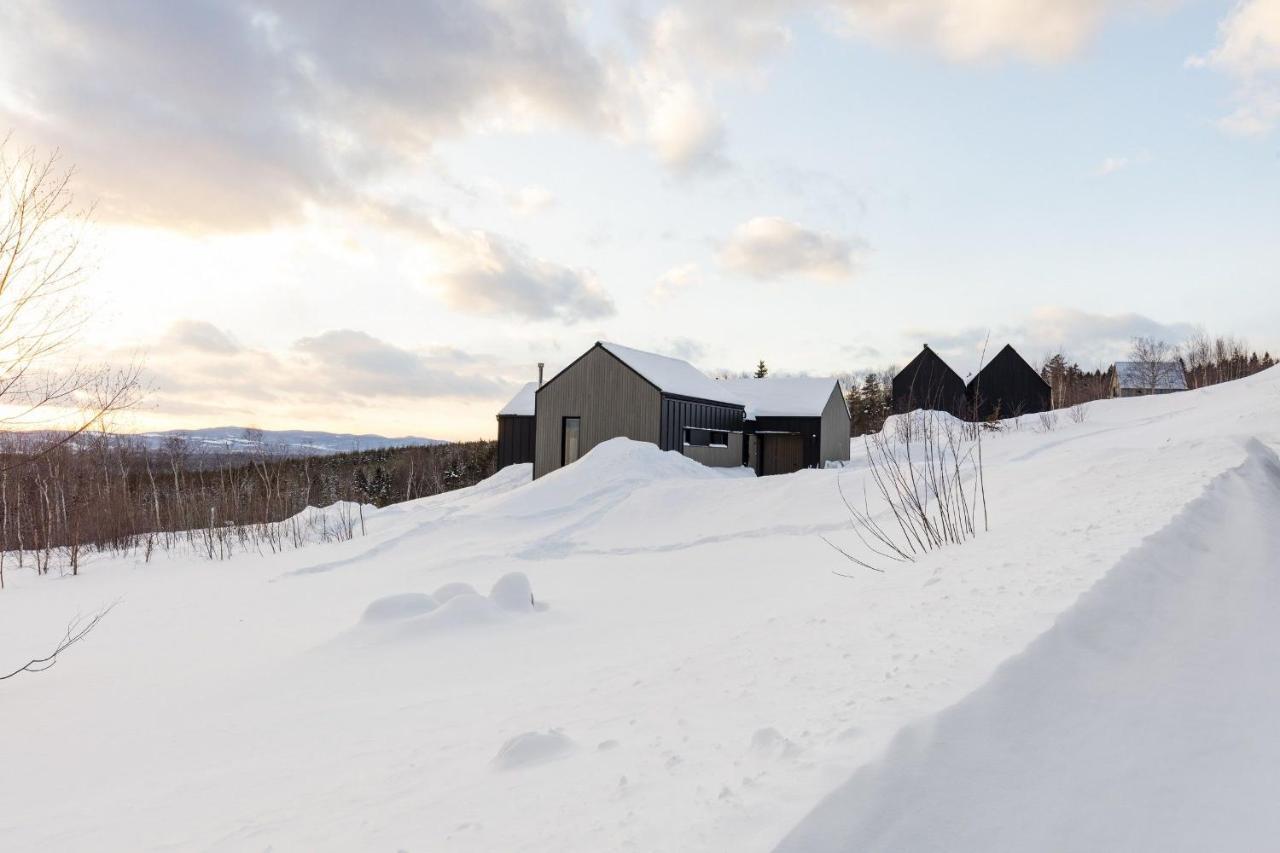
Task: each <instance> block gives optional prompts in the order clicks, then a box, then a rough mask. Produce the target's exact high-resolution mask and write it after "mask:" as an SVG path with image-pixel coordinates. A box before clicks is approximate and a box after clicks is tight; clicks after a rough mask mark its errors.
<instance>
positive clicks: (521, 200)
mask: <svg viewBox="0 0 1280 853" xmlns="http://www.w3.org/2000/svg"><path fill="white" fill-rule="evenodd" d="M555 201H556V197H555V196H554V195H552V193H551V190H549V189H547V188H545V187H538V186H530V187H521V188H520V189H519V190H516V191H515V192H513V193H509V194H508V195H507V207H508V208H509V209H510V210H511V212H512V213H514V214H516V215H517V216H532V215H534V214H535V213H541V212H542V211H544V210H546V209H547V208H549V207H551V206H552V205H553V204H555Z"/></svg>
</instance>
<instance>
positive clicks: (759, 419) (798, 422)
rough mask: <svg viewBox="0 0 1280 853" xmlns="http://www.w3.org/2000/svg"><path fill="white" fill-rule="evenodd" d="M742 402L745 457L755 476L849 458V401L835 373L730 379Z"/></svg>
mask: <svg viewBox="0 0 1280 853" xmlns="http://www.w3.org/2000/svg"><path fill="white" fill-rule="evenodd" d="M722 384H724V385H727V386H728V387H729V390H730V391H732V392H733V393H734V394H736V395H737V396H739V397H741V398H742V399H743V400H744V401H745V402H746V418H747V419H746V424H745V426H744V432H745V434H746V437H747V443H746V447H745V452H746V455H745V457H744V460H743V461H744V462H745V464H747V465H748V466H749V467H750V468H751V469H752V470H754V471H755V472H756V473H757V474H758V475H760V476H767V475H770V474H789V473H791V472H792V471H799V470H800V469H801V468H821V467H823V466H825V465H826V464H827V463H829V462H845V461H848V459H849V420H850V418H849V405H848V403H847V401H846V400H845V398H844V391H843V389H841V387H840V383H839V382H838V381H836V379H835V378H834V377H822V378H815V377H811V376H794V377H765V378H764V379H731V380H726V381H725V382H723V383H722Z"/></svg>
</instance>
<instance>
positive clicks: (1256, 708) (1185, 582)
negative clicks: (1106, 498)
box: [777, 440, 1280, 853]
mask: <svg viewBox="0 0 1280 853" xmlns="http://www.w3.org/2000/svg"><path fill="white" fill-rule="evenodd" d="M1247 450H1248V456H1247V458H1246V460H1245V462H1244V463H1243V464H1242V465H1240V466H1239V467H1237V468H1235V469H1232V470H1230V471H1228V472H1226V473H1224V474H1221V475H1219V476H1218V477H1217V478H1216V479H1214V480H1213V481H1212V482H1211V483H1210V484H1209V486H1208V487H1207V488H1206V490H1205V492H1204V493H1203V495H1202V496H1201V497H1200V498H1198V499H1197V500H1195V501H1193V502H1192V503H1191V504H1189V505H1188V506H1187V507H1186V508H1185V509H1184V510H1183V512H1182V513H1180V514H1179V515H1178V516H1177V517H1176V518H1174V519H1173V520H1172V521H1171V522H1170V523H1169V524H1168V526H1167V527H1165V528H1164V529H1163V530H1161V531H1160V532H1158V533H1156V534H1154V535H1153V536H1151V537H1150V538H1148V539H1147V540H1146V541H1145V542H1144V543H1143V544H1142V545H1140V546H1139V547H1138V548H1137V549H1135V550H1134V551H1132V552H1130V554H1129V555H1127V556H1126V557H1125V558H1124V559H1123V560H1121V562H1120V563H1119V564H1117V565H1116V566H1115V567H1114V568H1113V569H1112V570H1111V571H1110V572H1109V573H1108V574H1107V575H1106V576H1104V577H1103V579H1102V580H1100V581H1099V582H1098V583H1097V584H1096V585H1095V586H1094V587H1093V589H1091V590H1090V591H1088V592H1087V593H1085V594H1084V595H1083V596H1082V597H1081V599H1080V601H1079V602H1078V603H1077V604H1076V606H1074V607H1073V608H1071V609H1070V610H1068V611H1067V612H1066V613H1064V614H1063V615H1062V616H1061V617H1060V618H1059V620H1058V621H1057V623H1056V624H1055V625H1054V627H1053V628H1052V629H1050V630H1049V631H1048V632H1046V633H1045V634H1043V635H1042V636H1041V637H1040V638H1038V639H1037V640H1036V641H1035V642H1034V643H1032V644H1031V646H1029V647H1028V648H1027V649H1026V650H1025V651H1024V652H1023V653H1022V654H1020V655H1018V656H1017V657H1015V658H1013V659H1011V660H1010V661H1008V662H1007V663H1006V664H1004V665H1003V666H1002V667H1001V668H1000V669H999V670H998V671H997V672H996V674H995V675H994V677H993V678H992V679H991V681H989V682H988V683H987V684H986V685H985V686H983V687H981V688H980V689H978V690H977V691H976V692H974V693H972V694H970V696H968V697H967V698H965V699H964V700H962V701H961V702H960V703H958V704H957V705H954V706H952V707H951V708H950V709H948V710H945V711H943V712H941V713H940V714H938V715H937V716H936V717H935V718H933V719H931V720H928V721H926V722H923V723H921V724H918V725H913V726H910V727H908V728H907V729H905V730H904V731H903V732H902V733H901V734H900V735H899V736H898V738H897V739H896V740H895V742H894V745H893V747H892V748H891V750H890V751H889V753H888V754H887V755H886V756H885V757H884V758H883V759H881V760H880V761H878V762H877V763H875V764H873V765H871V766H868V767H866V768H864V769H863V770H861V771H860V772H858V773H856V774H855V775H854V776H853V778H852V779H850V781H849V782H848V783H846V784H845V785H844V786H843V787H842V788H840V789H838V790H837V791H835V792H834V793H833V794H831V795H830V796H829V797H828V798H827V799H826V801H825V802H823V803H822V804H821V805H820V806H819V807H818V808H817V809H816V810H814V811H813V812H812V813H811V814H810V815H809V817H808V818H806V819H805V820H804V821H803V822H802V823H801V824H800V825H799V826H798V827H797V828H796V829H795V830H794V831H793V832H792V833H791V834H790V835H789V836H788V837H787V838H786V840H784V841H783V843H782V844H781V845H780V846H779V847H778V848H777V850H778V851H779V853H800V851H804V853H836V851H854V850H857V851H877V850H884V851H897V850H912V851H932V850H937V851H943V850H946V851H975V853H976V851H987V850H1055V851H1081V853H1084V851H1096V850H1163V851H1181V850H1185V851H1199V850H1248V849H1258V841H1259V839H1263V838H1271V839H1274V838H1277V837H1280V811H1277V810H1276V809H1275V807H1274V797H1275V792H1276V791H1277V790H1280V736H1277V734H1276V728H1275V721H1274V712H1275V708H1277V707H1280V655H1277V654H1276V653H1275V649H1276V648H1277V647H1280V622H1278V621H1277V620H1276V618H1275V614H1276V613H1277V612H1278V611H1280V525H1277V524H1276V519H1277V518H1280V459H1278V458H1277V457H1276V454H1275V453H1274V452H1273V451H1271V450H1269V449H1268V448H1266V447H1264V446H1263V445H1262V444H1261V443H1260V442H1258V441H1256V440H1251V441H1250V442H1249V443H1248V448H1247Z"/></svg>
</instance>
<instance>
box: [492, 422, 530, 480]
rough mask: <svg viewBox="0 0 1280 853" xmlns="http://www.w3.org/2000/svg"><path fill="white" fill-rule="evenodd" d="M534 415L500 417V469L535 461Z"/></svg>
mask: <svg viewBox="0 0 1280 853" xmlns="http://www.w3.org/2000/svg"><path fill="white" fill-rule="evenodd" d="M535 434H536V433H535V427H534V418H533V415H498V467H499V468H505V467H507V466H508V465H518V464H520V463H522V462H532V461H533V446H534V436H535Z"/></svg>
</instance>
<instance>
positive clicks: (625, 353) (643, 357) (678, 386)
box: [600, 341, 745, 406]
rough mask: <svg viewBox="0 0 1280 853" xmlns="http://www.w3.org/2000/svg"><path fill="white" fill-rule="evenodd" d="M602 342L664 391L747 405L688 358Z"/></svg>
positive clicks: (683, 395) (625, 362)
mask: <svg viewBox="0 0 1280 853" xmlns="http://www.w3.org/2000/svg"><path fill="white" fill-rule="evenodd" d="M600 346H602V347H604V348H605V349H606V350H608V351H609V352H611V353H613V354H614V355H615V356H617V357H618V358H619V359H620V360H621V361H622V363H623V364H625V365H627V366H628V367H630V368H631V369H632V370H634V371H635V372H636V373H639V374H640V375H641V376H643V377H644V378H645V379H648V380H649V381H650V382H652V383H653V384H654V385H655V386H657V388H658V390H660V391H663V392H664V393H667V394H677V395H679V396H681V397H696V398H698V399H700V400H710V401H712V402H715V403H730V404H732V405H736V406H742V405H745V401H743V400H742V399H740V398H739V397H738V396H737V395H736V394H734V393H733V391H731V390H729V389H728V388H727V387H726V384H725V383H724V382H717V381H716V380H714V379H712V378H711V377H709V376H707V375H706V374H705V373H703V372H702V371H700V370H698V368H696V367H694V366H693V365H692V364H690V363H689V362H687V361H684V360H682V359H679V358H671V357H670V356H665V355H658V354H657V353H652V352H643V351H641V350H638V349H631V348H630V347H624V346H621V345H619V344H611V343H607V342H605V341H600Z"/></svg>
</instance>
